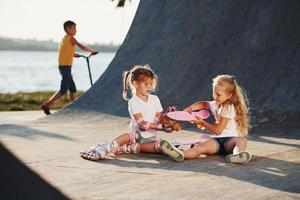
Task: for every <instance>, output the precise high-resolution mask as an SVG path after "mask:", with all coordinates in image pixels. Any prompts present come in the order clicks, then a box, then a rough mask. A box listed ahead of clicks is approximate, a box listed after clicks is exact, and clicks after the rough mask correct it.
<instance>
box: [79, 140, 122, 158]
mask: <svg viewBox="0 0 300 200" xmlns="http://www.w3.org/2000/svg"><path fill="white" fill-rule="evenodd" d="M118 146H119V145H118V143H117V142H116V141H110V142H106V143H102V144H97V145H96V146H94V147H92V148H90V149H88V150H86V151H82V152H80V156H81V157H82V158H84V159H87V160H93V161H95V160H102V159H104V158H105V157H107V156H109V154H110V153H111V152H112V151H115V150H116V149H118Z"/></svg>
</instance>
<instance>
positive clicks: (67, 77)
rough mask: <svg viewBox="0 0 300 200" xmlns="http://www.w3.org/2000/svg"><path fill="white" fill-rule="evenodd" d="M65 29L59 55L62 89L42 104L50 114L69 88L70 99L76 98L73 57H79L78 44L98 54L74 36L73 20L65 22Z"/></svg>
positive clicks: (92, 53)
mask: <svg viewBox="0 0 300 200" xmlns="http://www.w3.org/2000/svg"><path fill="white" fill-rule="evenodd" d="M64 30H65V32H66V35H65V36H64V37H63V39H62V41H61V42H60V45H59V50H58V51H59V52H58V54H59V56H58V63H59V72H60V74H61V76H62V80H61V84H60V90H59V91H57V92H55V93H54V94H53V95H52V97H51V98H50V99H49V100H48V101H46V102H44V103H43V104H42V105H41V109H42V110H43V111H44V112H45V114H46V115H50V114H51V113H50V107H51V105H52V104H53V103H54V102H55V101H56V100H58V99H59V98H60V97H62V96H63V95H64V94H66V93H67V91H68V90H69V98H70V101H74V100H75V93H76V86H75V83H74V80H73V77H72V74H71V69H72V64H73V57H79V55H78V54H76V53H75V48H76V46H78V47H79V48H80V49H82V50H83V51H86V52H90V53H91V55H95V54H97V52H96V51H94V50H92V49H90V48H88V47H86V46H84V45H82V44H80V43H79V42H78V41H77V40H76V39H75V38H74V36H75V35H76V31H77V30H76V24H75V23H74V22H72V21H66V22H65V23H64Z"/></svg>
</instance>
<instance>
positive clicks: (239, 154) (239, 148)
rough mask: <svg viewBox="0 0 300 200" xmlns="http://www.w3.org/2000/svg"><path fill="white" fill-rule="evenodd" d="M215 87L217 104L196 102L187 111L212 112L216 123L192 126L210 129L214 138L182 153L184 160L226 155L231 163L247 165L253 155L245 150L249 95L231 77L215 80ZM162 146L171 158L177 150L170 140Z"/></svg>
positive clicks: (199, 122) (198, 122) (196, 122)
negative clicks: (205, 110)
mask: <svg viewBox="0 0 300 200" xmlns="http://www.w3.org/2000/svg"><path fill="white" fill-rule="evenodd" d="M212 88H213V99H214V100H213V101H207V102H205V101H200V102H196V103H194V104H192V105H190V106H188V107H187V108H185V109H184V110H185V111H188V112H192V111H194V110H200V109H204V108H205V109H210V110H211V111H212V113H213V115H214V117H215V123H214V124H211V123H208V122H206V121H204V120H202V119H200V118H198V119H197V120H195V121H193V122H192V123H195V124H196V125H197V126H198V127H199V126H201V127H204V128H206V129H207V130H208V131H209V132H210V133H211V134H212V136H211V138H210V139H208V140H206V141H204V142H201V143H199V144H197V145H196V146H195V147H194V148H193V149H190V150H187V151H184V152H182V155H183V157H184V159H194V158H198V157H199V156H201V157H202V156H205V155H213V154H223V155H226V161H227V162H229V163H247V162H249V161H250V159H251V155H250V154H249V153H248V152H247V151H245V149H246V145H247V138H246V137H247V135H248V128H249V120H248V115H247V114H248V108H247V99H246V95H245V93H244V92H243V90H242V89H241V87H240V86H239V84H238V83H237V81H236V80H235V78H234V77H233V76H230V75H219V76H217V77H215V78H214V79H213V83H212ZM161 147H162V151H163V152H164V153H166V154H168V155H170V154H173V152H174V151H176V149H175V147H174V146H173V145H172V144H170V143H169V142H167V141H162V142H161ZM171 157H172V156H171Z"/></svg>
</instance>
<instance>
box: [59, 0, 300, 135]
mask: <svg viewBox="0 0 300 200" xmlns="http://www.w3.org/2000/svg"><path fill="white" fill-rule="evenodd" d="M299 10H300V1H298V0H290V1H285V0H275V1H259V0H248V1H247V0H244V1H236V0H228V1H223V0H219V1H218V0H216V1H208V0H206V1H205V0H188V1H182V0H172V1H167V0H165V1H164V0H153V1H147V0H141V1H140V5H139V7H138V10H137V13H136V16H135V18H134V21H133V23H132V25H131V28H130V30H129V32H128V34H127V37H126V39H125V41H124V43H123V44H122V46H121V47H120V49H119V51H118V52H117V54H116V56H115V58H114V59H113V61H112V62H111V63H110V65H109V67H108V68H107V70H106V71H105V72H104V74H103V75H102V76H101V77H100V78H99V79H98V81H97V82H96V83H95V85H94V87H93V88H91V89H90V90H88V91H87V92H86V93H85V94H84V95H83V96H82V97H81V98H79V99H78V100H77V101H76V102H74V103H73V104H71V105H70V106H68V107H67V108H66V109H64V110H63V111H61V112H59V113H58V114H57V115H58V116H62V115H63V116H68V115H70V114H71V115H74V114H75V116H76V113H79V114H78V115H77V116H78V117H79V116H80V113H81V114H82V113H99V112H100V113H106V114H113V115H118V116H128V111H127V103H126V102H125V101H124V100H122V97H121V94H122V72H123V71H125V70H128V69H130V68H131V67H132V66H133V65H135V64H150V65H151V66H152V68H153V69H154V71H155V72H156V73H157V75H158V77H159V84H158V90H157V91H156V92H157V94H158V95H159V97H160V99H161V101H162V104H163V106H164V108H166V107H167V106H168V105H175V106H177V107H178V108H184V107H185V106H187V105H189V104H191V103H193V102H194V101H197V100H207V99H212V97H211V96H212V94H211V82H212V78H213V77H215V76H216V75H218V74H231V75H235V77H236V79H237V80H238V82H239V83H240V85H241V86H243V87H244V88H245V89H246V91H247V94H248V97H249V101H250V107H251V110H252V113H251V116H252V118H253V122H254V124H256V125H257V124H259V127H260V126H263V125H264V126H265V127H268V128H272V127H273V128H275V129H277V128H278V127H283V129H293V130H294V129H298V128H299V123H298V122H297V119H299V111H300V96H299V91H300V90H299V88H300V84H299V83H300V81H299V80H300V78H299V75H300V49H299V45H300V26H299V21H300V12H299ZM279 122H280V123H279ZM259 127H256V128H259Z"/></svg>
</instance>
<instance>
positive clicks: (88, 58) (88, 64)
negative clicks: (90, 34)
mask: <svg viewBox="0 0 300 200" xmlns="http://www.w3.org/2000/svg"><path fill="white" fill-rule="evenodd" d="M98 53H99V52H94V53H91V54H90V55H89V56H85V55H80V54H78V58H80V57H82V58H85V60H86V62H87V66H88V70H89V77H90V82H91V86H93V85H94V84H93V80H92V74H91V68H90V57H91V56H93V55H96V54H98Z"/></svg>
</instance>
